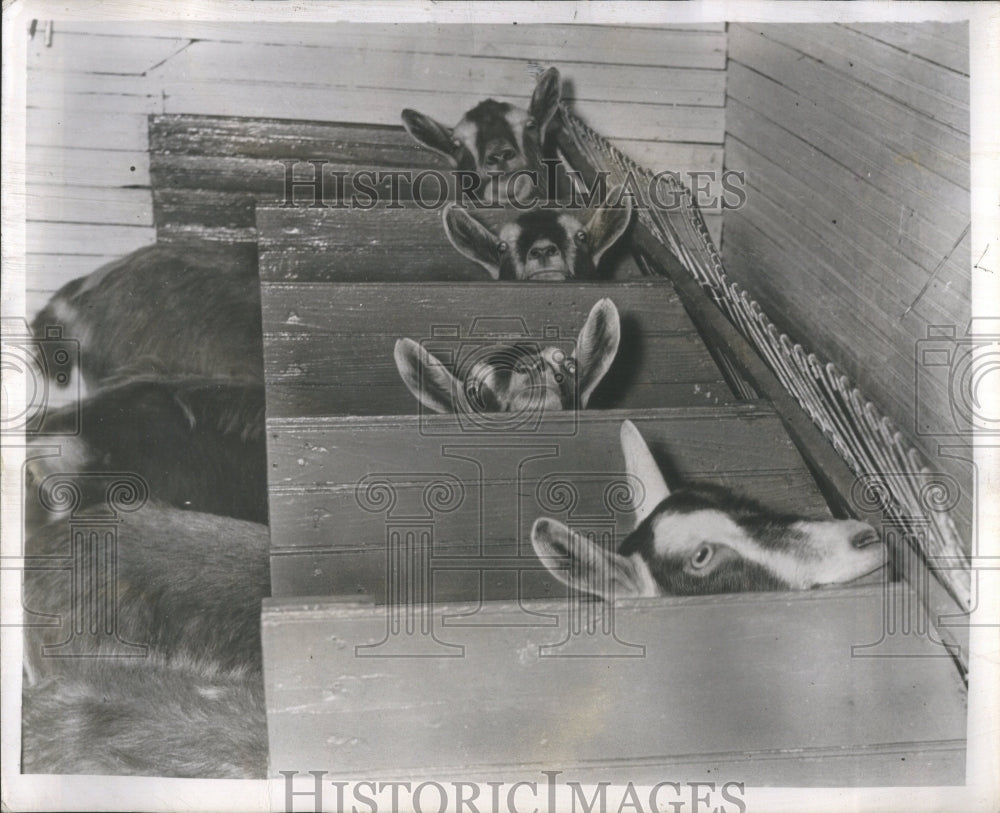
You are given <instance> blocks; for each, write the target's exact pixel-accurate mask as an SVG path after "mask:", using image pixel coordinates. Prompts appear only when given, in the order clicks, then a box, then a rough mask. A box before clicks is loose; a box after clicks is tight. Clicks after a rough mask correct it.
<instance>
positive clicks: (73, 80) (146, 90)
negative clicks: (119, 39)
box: [27, 69, 163, 113]
mask: <svg viewBox="0 0 1000 813" xmlns="http://www.w3.org/2000/svg"><path fill="white" fill-rule="evenodd" d="M27 98H28V99H30V101H31V106H32V107H38V108H44V109H49V110H92V111H95V112H102V113H159V112H161V111H162V110H163V97H162V95H161V94H160V93H157V92H156V91H155V89H154V88H153V85H152V82H150V81H149V79H147V78H146V77H143V76H121V75H118V74H99V73H80V72H77V71H75V70H72V69H69V70H66V71H52V70H31V69H29V70H28V78H27Z"/></svg>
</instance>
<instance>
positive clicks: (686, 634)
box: [263, 587, 965, 807]
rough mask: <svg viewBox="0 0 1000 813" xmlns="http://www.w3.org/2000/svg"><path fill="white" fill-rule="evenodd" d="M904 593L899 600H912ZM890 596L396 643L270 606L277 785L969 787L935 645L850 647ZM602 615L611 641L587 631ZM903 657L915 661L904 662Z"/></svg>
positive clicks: (542, 615)
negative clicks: (387, 780) (319, 776)
mask: <svg viewBox="0 0 1000 813" xmlns="http://www.w3.org/2000/svg"><path fill="white" fill-rule="evenodd" d="M898 592H899V593H902V595H899V596H898V598H897V591H896V590H895V589H894V590H890V591H889V592H888V594H887V595H888V597H889V600H890V601H900V602H902V601H906V600H907V595H906V588H898ZM908 599H909V600H910V601H912V600H913V599H912V596H909V597H908ZM884 600H885V599H884V598H883V592H882V589H881V588H880V587H869V588H854V589H850V588H846V589H845V588H840V589H829V590H814V591H808V592H804V593H771V594H767V593H765V594H748V595H737V596H716V597H699V598H687V599H679V598H674V599H650V600H645V601H632V602H628V603H625V602H619V604H618V605H616V606H615V607H614V609H613V612H612V611H611V610H609V606H608V605H606V604H592V603H584V604H578V603H566V602H544V603H543V602H527V603H523V604H518V603H516V602H514V603H508V602H489V603H487V604H486V605H483V606H480V605H461V604H460V605H443V606H437V607H434V608H432V609H427V610H426V612H422V613H421V612H420V611H419V610H418V611H417V613H416V614H415V615H416V617H415V618H411V621H412V622H413V623H414V624H417V623H422V624H424V625H425V626H423V627H419V626H411V627H409V628H407V627H400V628H398V629H399V633H398V634H392V633H389V632H388V630H389V629H390V628H389V627H388V626H387V624H388V622H389V621H390V619H391V618H394V617H395V616H393V615H390V614H389V612H390V610H391V608H383V607H375V608H361V607H351V606H350V605H346V604H342V603H341V604H337V603H333V604H331V603H326V602H322V601H313V600H309V601H303V600H294V599H288V600H284V601H280V600H267V601H265V607H264V616H263V641H264V658H265V664H266V666H265V683H266V695H267V708H268V736H269V740H270V769H271V775H272V776H278V773H277V772H278V771H282V770H292V771H297V772H304V771H305V768H304V766H307V765H308V766H322V767H323V769H325V770H329V771H330V772H331V773H330V776H334V775H341V776H345V777H352V778H357V777H359V776H364V777H365V778H366V779H367V778H369V777H380V776H381V777H384V776H392V777H393V778H398V777H399V776H402V775H405V776H407V777H411V776H423V775H427V776H434V777H436V778H439V779H440V778H442V777H447V779H449V780H455V779H464V780H470V779H471V780H473V781H480V782H483V781H487V780H490V779H494V778H502V779H503V781H506V782H513V781H515V780H518V779H526V780H528V781H538V782H539V783H540V784H541V783H542V782H543V778H542V775H541V773H540V772H541V771H543V770H556V771H562V774H561V775H560V776H559V782H561V783H562V782H567V781H583V782H588V781H589V782H596V781H605V782H609V783H617V784H625V783H627V782H633V783H635V784H636V785H642V784H649V785H652V784H654V783H655V782H659V781H663V780H664V778H669V779H671V780H676V781H699V780H700V781H706V780H707V781H715V782H722V781H726V780H729V779H734V780H737V779H738V781H741V782H745V783H747V784H748V785H765V786H767V785H776V786H895V785H925V784H930V785H946V784H961V783H962V782H963V781H964V756H965V755H964V751H965V691H964V688H963V686H962V684H961V682H960V680H959V679H958V676H957V674H956V672H955V670H954V668H953V666H952V664H951V661H950V659H949V658H947V657H946V656H943V651H942V649H941V648H940V647H939V646H937V645H936V644H934V643H933V642H932V641H931V640H930V639H929V637H927V636H922V637H918V636H916V635H907V636H896V637H895V639H893V638H889V639H886V640H884V641H883V644H882V648H881V649H880V650H879V653H880V654H881V655H882V656H883V657H865V656H864V655H865V654H866V650H865V649H855V647H864V646H865V645H866V644H871V643H875V642H877V641H879V640H880V639H881V638H883V635H882V612H883V601H884ZM588 612H590V613H592V614H593V616H592V617H593V618H594V619H595V621H596V624H597V626H596V632H594V633H592V634H586V633H583V632H581V633H578V634H577V635H572V634H571V632H570V630H571V629H572V627H571V626H570V624H571V623H572V622H573V621H574V620H576V621H579V620H581V615H583V616H584V617H586V615H585V614H586V613H588ZM400 620H402V618H400ZM602 625H604V626H602ZM610 629H613V630H614V639H612V637H611V636H610V635H609V634H607V632H608V631H609V630H610ZM431 633H433V638H431ZM903 652H908V653H910V654H915V655H917V657H892V655H893V654H902V653H903ZM868 654H870V653H868ZM572 655H575V656H576V657H566V656H572ZM587 655H589V656H590V657H586V656H587ZM913 709H919V710H920V713H919V714H913V713H909V712H904V710H913ZM498 775H499V776H498ZM306 778H307V779H308V780H309V782H310V785H309V789H310V790H311V789H312V785H311V781H312V777H308V776H307V777H306ZM331 793H332V791H331ZM613 805H614V803H612V807H613Z"/></svg>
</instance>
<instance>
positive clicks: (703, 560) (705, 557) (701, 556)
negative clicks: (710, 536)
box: [691, 545, 715, 568]
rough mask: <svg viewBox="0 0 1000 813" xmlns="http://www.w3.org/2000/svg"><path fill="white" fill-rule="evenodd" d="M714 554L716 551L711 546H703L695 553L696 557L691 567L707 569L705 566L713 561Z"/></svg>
mask: <svg viewBox="0 0 1000 813" xmlns="http://www.w3.org/2000/svg"><path fill="white" fill-rule="evenodd" d="M714 553H715V550H714V549H713V548H712V546H711V545H702V546H701V547H700V548H698V550H696V551H695V552H694V556H692V557H691V566H692V567H695V568H702V567H705V565H707V564H708V563H709V562H711V561H712V556H713V554H714Z"/></svg>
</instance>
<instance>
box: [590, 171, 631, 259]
mask: <svg viewBox="0 0 1000 813" xmlns="http://www.w3.org/2000/svg"><path fill="white" fill-rule="evenodd" d="M631 219H632V196H631V195H626V194H624V189H623V187H621V186H616V187H614V189H612V190H611V191H610V192H609V193H608V197H607V199H606V200H605V202H604V203H602V204H601V205H600V206H599V207H598V208H597V211H595V212H594V214H593V215H591V218H590V220H589V221H587V226H586V228H587V234H588V236H589V238H590V251H591V258H592V260H593V262H594V268H596V267H597V264H598V263H599V262H600V261H601V257H602V256H603V254H604V252H605V251H607V250H608V249H609V248H611V246H613V245H614V244H615V243H617V242H618V239H619V238H620V237H621V236H622V235H623V234H625V230H626V229H627V228H628V224H629V221H630V220H631Z"/></svg>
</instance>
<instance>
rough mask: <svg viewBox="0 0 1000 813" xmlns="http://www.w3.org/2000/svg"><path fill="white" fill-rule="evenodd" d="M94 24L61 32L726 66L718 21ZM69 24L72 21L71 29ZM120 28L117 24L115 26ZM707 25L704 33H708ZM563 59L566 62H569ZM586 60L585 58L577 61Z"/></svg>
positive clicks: (528, 58) (64, 25)
mask: <svg viewBox="0 0 1000 813" xmlns="http://www.w3.org/2000/svg"><path fill="white" fill-rule="evenodd" d="M96 25H97V24H94V23H90V22H85V23H71V22H68V21H67V22H61V23H60V30H63V29H65V34H66V35H69V34H73V35H82V36H92V35H93V34H94V33H95V32H97V31H101V33H103V34H106V35H112V34H113V35H116V36H122V37H136V36H137V35H139V36H142V37H147V36H153V35H156V36H159V37H165V36H166V37H174V38H189V39H195V40H200V39H209V40H215V41H218V42H255V43H258V44H274V45H285V44H288V43H295V44H298V45H313V46H319V47H335V48H345V49H348V48H351V49H353V48H357V47H358V43H364V46H365V48H366V49H368V50H371V51H397V50H398V51H410V52H413V53H435V52H436V53H440V54H448V55H453V54H454V55H473V56H480V55H481V56H502V57H507V58H509V59H518V60H525V61H528V62H530V61H541V62H543V63H547V62H548V61H549V60H552V59H553V58H554V57H557V58H558V59H560V60H563V59H564V58H565V55H567V54H582V55H586V57H587V59H586V60H585V61H587V62H596V63H601V64H607V65H616V64H622V62H623V56H622V55H623V54H627V55H628V56H627V60H626V64H632V65H656V66H664V67H680V68H713V69H716V70H722V69H723V68H725V64H726V35H725V31H724V30H723V29H720V28H719V27H718V26H711V27H709V26H707V25H706V24H694V25H691V26H684V25H678V24H672V25H670V26H664V27H662V28H661V27H656V28H651V27H633V26H604V25H523V24H522V25H517V26H513V25H436V24H407V25H403V26H393V25H373V24H368V23H362V24H359V23H343V22H338V23H333V24H325V25H324V24H317V23H315V22H313V23H269V24H267V25H259V24H253V23H243V24H240V23H232V22H227V23H213V22H208V21H187V20H185V21H183V22H179V23H177V24H176V25H173V24H171V23H170V22H169V21H163V22H159V21H158V22H157V23H156V26H155V28H151V27H150V26H149V25H142V26H141V27H139V28H137V27H136V25H135V24H134V23H100V24H99V25H100V26H101V28H100V29H98V28H97V27H96ZM69 26H72V28H70V27H69ZM116 26H117V27H116ZM706 29H707V30H706ZM567 61H568V60H567ZM579 61H584V60H579Z"/></svg>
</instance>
